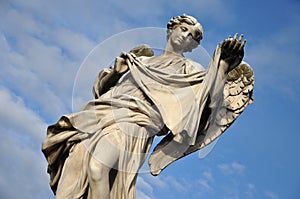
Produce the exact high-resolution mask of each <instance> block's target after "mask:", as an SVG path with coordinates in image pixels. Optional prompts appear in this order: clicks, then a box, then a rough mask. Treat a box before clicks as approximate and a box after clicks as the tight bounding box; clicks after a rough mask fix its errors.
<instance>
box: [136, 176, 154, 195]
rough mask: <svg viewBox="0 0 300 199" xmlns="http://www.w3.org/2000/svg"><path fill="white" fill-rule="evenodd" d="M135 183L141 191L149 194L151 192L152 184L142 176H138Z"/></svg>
mask: <svg viewBox="0 0 300 199" xmlns="http://www.w3.org/2000/svg"><path fill="white" fill-rule="evenodd" d="M137 184H138V185H139V189H140V190H141V191H144V192H146V193H150V194H151V193H152V192H153V188H152V186H151V185H150V184H149V183H148V182H146V181H145V180H144V178H143V177H141V176H138V178H137Z"/></svg>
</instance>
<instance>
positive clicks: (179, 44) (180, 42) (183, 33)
mask: <svg viewBox="0 0 300 199" xmlns="http://www.w3.org/2000/svg"><path fill="white" fill-rule="evenodd" d="M200 36H201V30H200V29H199V27H198V26H195V25H189V24H187V23H181V24H179V25H177V26H176V27H175V28H174V29H173V30H171V32H170V37H169V40H170V43H171V45H172V46H173V48H174V49H175V50H182V51H183V52H186V51H191V50H192V49H193V48H195V47H197V46H198V45H199V44H200V39H199V37H200ZM198 41H199V42H198Z"/></svg>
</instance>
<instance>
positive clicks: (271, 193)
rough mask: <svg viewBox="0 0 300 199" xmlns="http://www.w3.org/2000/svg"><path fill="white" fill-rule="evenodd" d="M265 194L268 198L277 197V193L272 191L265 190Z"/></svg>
mask: <svg viewBox="0 0 300 199" xmlns="http://www.w3.org/2000/svg"><path fill="white" fill-rule="evenodd" d="M265 195H266V196H267V197H268V198H270V199H279V197H278V195H277V194H276V193H274V192H272V191H266V192H265Z"/></svg>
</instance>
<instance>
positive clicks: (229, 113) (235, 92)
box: [149, 62, 254, 175]
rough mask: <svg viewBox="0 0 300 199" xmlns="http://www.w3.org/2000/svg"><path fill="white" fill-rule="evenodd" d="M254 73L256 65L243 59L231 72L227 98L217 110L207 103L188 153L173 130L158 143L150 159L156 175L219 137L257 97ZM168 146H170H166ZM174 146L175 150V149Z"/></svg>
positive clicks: (225, 93)
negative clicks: (210, 107)
mask: <svg viewBox="0 0 300 199" xmlns="http://www.w3.org/2000/svg"><path fill="white" fill-rule="evenodd" d="M253 86H254V73H253V70H252V68H251V67H250V66H249V65H248V64H247V63H246V62H242V63H241V64H240V65H239V66H237V67H236V68H235V69H233V70H232V71H230V73H229V74H228V78H227V81H226V82H225V85H224V91H223V100H222V101H221V104H220V105H219V106H218V108H216V109H215V110H210V109H209V105H207V109H206V111H204V113H203V114H206V115H204V116H202V118H203V120H201V124H200V127H199V131H198V133H197V139H196V143H195V145H192V146H189V147H188V148H187V150H186V151H185V153H183V154H179V153H176V148H178V147H182V146H180V145H181V143H179V142H176V141H175V140H174V139H173V138H174V136H173V135H172V133H169V134H168V135H167V136H166V137H165V138H164V139H162V140H161V142H160V143H159V144H158V145H157V146H156V147H155V149H154V151H153V153H152V154H151V156H150V159H149V166H150V170H151V173H152V174H153V175H158V174H159V173H160V172H161V171H162V170H163V169H164V168H165V167H167V166H168V165H169V164H171V163H172V162H174V161H176V160H178V159H180V158H182V157H184V156H186V155H188V154H190V153H192V152H195V151H197V150H199V149H201V148H203V147H205V146H207V145H208V144H210V143H211V142H213V141H214V140H215V139H216V138H218V137H219V136H220V135H221V134H222V133H223V132H224V131H225V130H226V129H227V128H228V127H229V126H230V125H231V124H232V123H233V122H234V121H235V120H236V118H237V117H238V116H239V115H240V114H241V113H242V112H243V111H244V110H245V108H246V107H247V105H248V104H250V103H252V101H253ZM166 146H167V147H166ZM173 150H174V151H173Z"/></svg>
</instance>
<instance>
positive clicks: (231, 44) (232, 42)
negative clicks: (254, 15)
mask: <svg viewBox="0 0 300 199" xmlns="http://www.w3.org/2000/svg"><path fill="white" fill-rule="evenodd" d="M235 44H236V39H235V36H234V37H233V38H232V39H231V40H230V44H229V47H230V48H233V47H234V46H235Z"/></svg>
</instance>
